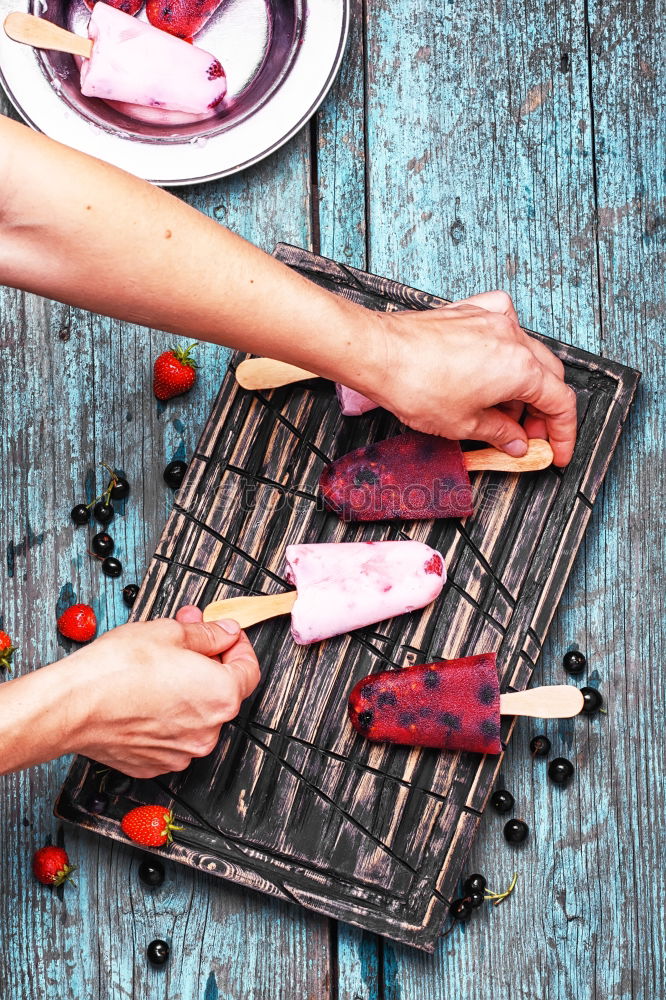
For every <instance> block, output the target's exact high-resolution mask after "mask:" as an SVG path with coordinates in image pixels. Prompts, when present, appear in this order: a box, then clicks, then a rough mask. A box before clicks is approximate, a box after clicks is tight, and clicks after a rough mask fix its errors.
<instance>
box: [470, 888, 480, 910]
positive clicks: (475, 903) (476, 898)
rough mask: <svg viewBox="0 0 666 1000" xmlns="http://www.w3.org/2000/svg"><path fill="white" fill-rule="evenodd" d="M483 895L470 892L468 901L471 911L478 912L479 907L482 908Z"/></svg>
mask: <svg viewBox="0 0 666 1000" xmlns="http://www.w3.org/2000/svg"><path fill="white" fill-rule="evenodd" d="M483 899H484V896H483V893H482V892H470V894H469V901H470V904H471V906H472V909H473V910H478V908H479V907H480V906H483Z"/></svg>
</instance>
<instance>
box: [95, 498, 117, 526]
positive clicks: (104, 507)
mask: <svg viewBox="0 0 666 1000" xmlns="http://www.w3.org/2000/svg"><path fill="white" fill-rule="evenodd" d="M93 514H94V515H95V520H96V521H97V522H98V523H99V524H108V523H109V521H112V520H113V504H112V503H102V501H101V500H100V501H99V502H98V503H96V504H95V506H94V507H93Z"/></svg>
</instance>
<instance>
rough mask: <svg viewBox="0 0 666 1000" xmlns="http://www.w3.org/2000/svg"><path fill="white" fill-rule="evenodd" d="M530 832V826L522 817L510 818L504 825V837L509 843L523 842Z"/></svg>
mask: <svg viewBox="0 0 666 1000" xmlns="http://www.w3.org/2000/svg"><path fill="white" fill-rule="evenodd" d="M529 832H530V828H529V826H528V825H527V823H526V822H525V821H524V820H522V819H510V820H509V822H508V823H505V825H504V839H505V840H506V841H507V842H508V843H509V844H522V842H523V841H524V840H526V838H527V835H528V833H529Z"/></svg>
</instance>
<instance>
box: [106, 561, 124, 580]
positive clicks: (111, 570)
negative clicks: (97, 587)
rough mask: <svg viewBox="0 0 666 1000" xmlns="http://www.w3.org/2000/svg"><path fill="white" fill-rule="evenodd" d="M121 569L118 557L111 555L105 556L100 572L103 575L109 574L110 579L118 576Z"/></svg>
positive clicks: (121, 565)
mask: <svg viewBox="0 0 666 1000" xmlns="http://www.w3.org/2000/svg"><path fill="white" fill-rule="evenodd" d="M122 571H123V564H122V563H121V561H120V560H119V559H114V557H113V556H107V558H106V559H105V560H104V562H103V563H102V573H104V575H105V576H110V577H111V578H112V579H114V580H115V579H116V577H118V576H120V575H121V573H122Z"/></svg>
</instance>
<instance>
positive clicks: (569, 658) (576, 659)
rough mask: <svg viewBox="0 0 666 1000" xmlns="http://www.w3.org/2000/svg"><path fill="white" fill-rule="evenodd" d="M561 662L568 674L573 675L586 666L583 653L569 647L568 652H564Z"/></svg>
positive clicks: (580, 671)
mask: <svg viewBox="0 0 666 1000" xmlns="http://www.w3.org/2000/svg"><path fill="white" fill-rule="evenodd" d="M562 664H563V666H564V669H565V670H566V672H567V673H568V674H573V675H574V676H575V675H576V674H582V673H583V671H584V670H585V667H586V666H587V660H586V659H585V654H584V653H580V652H579V651H578V650H577V649H570V650H569V652H568V653H565V654H564V658H563V660H562Z"/></svg>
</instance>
